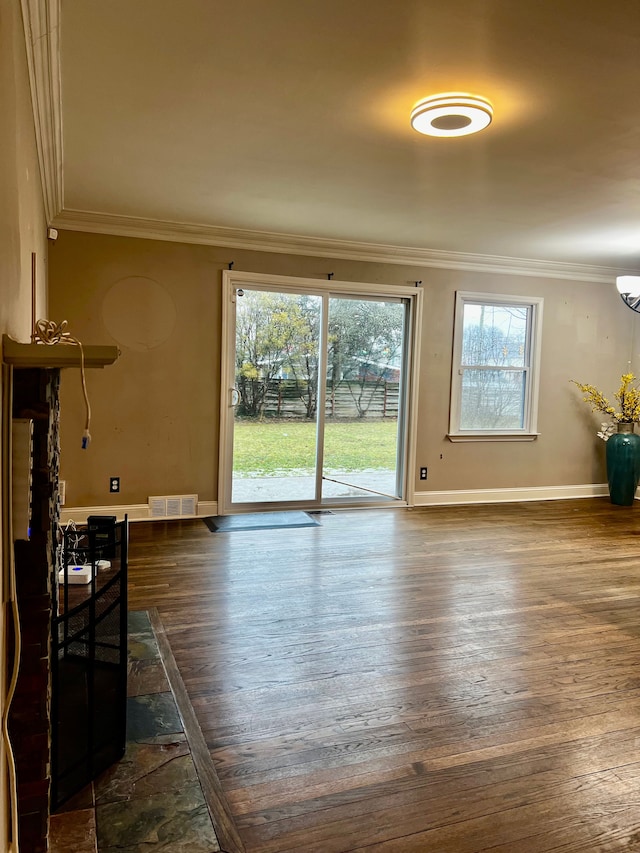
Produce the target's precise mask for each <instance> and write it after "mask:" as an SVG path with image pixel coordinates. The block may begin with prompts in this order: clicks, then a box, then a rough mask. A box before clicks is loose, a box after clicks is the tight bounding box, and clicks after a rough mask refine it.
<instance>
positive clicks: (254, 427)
mask: <svg viewBox="0 0 640 853" xmlns="http://www.w3.org/2000/svg"><path fill="white" fill-rule="evenodd" d="M397 431H398V424H397V422H396V421H395V420H384V421H383V420H375V421H374V420H371V421H367V420H361V421H360V420H359V421H348V422H346V421H340V422H337V423H334V422H332V421H327V423H326V426H325V453H324V465H325V470H327V471H364V470H370V469H377V470H387V471H393V470H394V469H395V466H396V437H397ZM315 438H316V425H315V424H314V423H310V422H307V421H262V422H260V421H244V420H238V421H236V423H235V427H234V445H233V459H234V473H235V474H236V475H240V476H245V477H246V476H250V475H253V474H260V475H261V476H284V475H286V474H287V472H290V471H296V472H297V473H307V474H309V475H311V474H313V471H314V458H315Z"/></svg>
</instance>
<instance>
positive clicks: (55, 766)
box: [51, 519, 128, 808]
mask: <svg viewBox="0 0 640 853" xmlns="http://www.w3.org/2000/svg"><path fill="white" fill-rule="evenodd" d="M127 545H128V530H127V521H126V519H125V521H122V522H119V523H114V524H113V525H111V526H109V530H107V531H106V532H105V526H104V524H102V525H93V524H89V525H88V526H86V527H82V528H78V529H77V530H73V529H72V530H65V531H64V534H63V543H62V547H63V550H62V554H63V572H64V582H63V581H62V580H61V581H60V583H59V584H56V588H57V591H58V594H57V601H56V604H57V607H56V609H55V611H54V619H53V637H52V655H51V657H52V696H51V704H52V755H51V763H52V786H51V804H52V808H56V807H57V806H59V805H61V804H62V803H63V802H65V801H66V800H68V799H69V797H71V796H72V795H73V794H75V793H77V792H78V791H79V790H81V789H82V788H83V787H84V786H85V785H86V784H87V783H88V782H90V781H91V780H92V779H94V778H95V777H96V776H97V775H98V774H99V773H101V772H102V771H103V770H105V769H106V768H107V767H109V765H111V764H113V762H114V761H117V760H118V759H120V758H122V756H123V755H124V750H125V745H126V701H127ZM107 562H108V563H109V565H108V566H107V565H106V563H107ZM78 567H83V568H82V569H79V568H78ZM88 567H90V568H88ZM74 571H77V572H79V573H82V571H84V572H85V573H86V572H89V573H90V578H91V579H90V581H89V583H87V584H72V583H69V579H70V576H73V574H74Z"/></svg>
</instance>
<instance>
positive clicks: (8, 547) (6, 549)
mask: <svg viewBox="0 0 640 853" xmlns="http://www.w3.org/2000/svg"><path fill="white" fill-rule="evenodd" d="M12 410H13V368H12V367H10V366H9V365H2V430H1V431H0V432H1V433H2V470H3V472H4V476H3V478H2V502H1V503H2V507H1V508H0V509H1V511H2V521H3V524H2V565H3V568H4V569H5V572H4V578H5V580H4V582H3V583H2V596H1V600H2V607H3V609H4V606H5V604H8V605H9V609H10V612H11V618H12V621H13V633H14V644H13V666H12V670H11V676H10V679H9V685H8V687H7V692H6V695H5V696H3V697H2V720H1V727H2V740H3V741H4V745H5V758H6V763H7V775H8V777H9V801H10V831H11V839H10V842H9V844H10V846H9V850H10V853H18V847H19V840H18V780H17V775H16V763H15V758H14V755H13V747H12V744H11V740H10V738H9V709H10V708H11V702H12V701H13V696H14V693H15V689H16V684H17V681H18V669H19V665H20V652H21V634H20V619H19V614H18V601H17V595H16V570H15V561H14V553H13V519H12V512H11V494H12V465H11V454H12V448H11V442H12V430H11V415H12ZM7 621H8V620H7Z"/></svg>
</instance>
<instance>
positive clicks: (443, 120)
mask: <svg viewBox="0 0 640 853" xmlns="http://www.w3.org/2000/svg"><path fill="white" fill-rule="evenodd" d="M492 118H493V106H492V104H491V102H490V101H488V100H487V99H486V98H481V97H479V96H478V95H469V94H468V93H467V92H445V93H442V94H440V95H430V96H429V97H428V98H424V99H423V100H422V101H419V102H418V103H417V104H416V105H415V106H414V108H413V109H412V110H411V127H413V129H414V130H417V131H418V133H425V134H427V136H467V134H469V133H477V132H478V131H479V130H484V128H485V127H487V126H488V125H490V124H491V119H492Z"/></svg>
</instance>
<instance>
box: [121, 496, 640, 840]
mask: <svg viewBox="0 0 640 853" xmlns="http://www.w3.org/2000/svg"><path fill="white" fill-rule="evenodd" d="M151 607H155V608H157V610H158V613H159V616H160V619H161V621H162V623H163V625H164V628H165V631H166V637H167V639H168V641H169V644H170V646H171V649H172V650H173V654H174V656H175V660H176V663H177V667H178V670H179V672H180V675H181V676H182V680H183V681H184V685H185V687H186V691H187V693H188V695H189V698H190V700H191V703H192V704H193V708H194V710H195V714H196V717H197V720H198V722H199V724H200V727H201V728H202V732H203V734H204V738H205V741H206V744H207V747H208V748H209V750H210V752H211V756H212V758H213V761H214V763H215V767H216V768H217V772H218V776H219V779H220V783H221V786H222V789H223V791H224V795H225V796H226V798H227V800H228V802H229V805H230V808H231V811H232V813H233V816H234V818H235V821H236V825H237V827H238V830H239V833H240V836H241V838H242V841H243V843H244V845H245V847H246V850H247V851H248V853H293V851H295V852H296V853H346V851H352V853H355V851H367V853H374V851H375V853H378V852H379V853H413V852H414V851H428V853H480V851H491V853H544V851H552V850H553V851H562V853H591V851H598V853H600V851H603V853H604V851H606V852H607V853H609V851H640V505H637V506H633V507H631V508H624V507H615V506H612V505H611V504H610V503H609V502H608V500H606V499H593V500H580V501H548V502H539V503H523V504H503V505H493V506H470V507H452V508H434V509H423V510H397V509H396V510H370V511H359V512H355V511H353V512H337V513H335V514H323V515H322V516H321V526H319V527H310V528H301V529H285V530H265V531H260V532H258V531H249V532H235V533H230V534H229V533H210V532H209V530H208V529H207V528H206V527H205V525H204V523H203V522H201V521H187V522H172V523H167V524H160V523H154V524H146V523H145V524H134V525H132V526H131V554H130V608H131V609H133V610H140V609H147V608H151Z"/></svg>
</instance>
